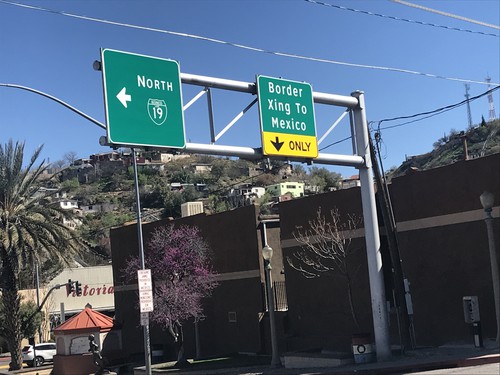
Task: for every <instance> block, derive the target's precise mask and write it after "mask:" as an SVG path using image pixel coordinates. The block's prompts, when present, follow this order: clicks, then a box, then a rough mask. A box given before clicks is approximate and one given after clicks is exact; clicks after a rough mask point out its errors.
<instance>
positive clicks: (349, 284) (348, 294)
mask: <svg viewBox="0 0 500 375" xmlns="http://www.w3.org/2000/svg"><path fill="white" fill-rule="evenodd" d="M346 279H347V297H348V299H349V307H350V308H351V315H352V319H353V321H354V324H355V325H356V327H357V328H359V321H358V316H357V314H356V309H355V308H354V301H353V300H352V286H351V278H350V277H349V275H348V274H346Z"/></svg>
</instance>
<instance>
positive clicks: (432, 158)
mask: <svg viewBox="0 0 500 375" xmlns="http://www.w3.org/2000/svg"><path fill="white" fill-rule="evenodd" d="M465 150H467V157H468V158H469V159H472V158H478V157H481V156H485V155H491V154H495V153H499V152H500V120H499V119H496V120H493V121H490V122H483V123H482V124H481V125H478V126H476V127H472V128H469V129H468V130H466V131H462V132H457V131H454V130H452V131H451V132H450V134H449V135H448V136H445V137H443V138H441V139H439V140H438V141H436V142H435V143H434V149H433V150H432V151H431V152H428V153H426V154H422V155H417V156H413V157H411V158H409V159H408V160H406V161H405V162H403V164H401V165H400V166H399V167H398V168H396V169H394V170H392V171H390V172H389V176H390V178H392V177H398V176H402V175H404V174H406V173H407V172H408V171H409V170H410V169H417V170H426V169H431V168H437V167H441V166H444V165H448V164H452V163H455V162H457V161H459V160H463V159H464V158H465Z"/></svg>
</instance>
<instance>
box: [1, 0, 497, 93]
mask: <svg viewBox="0 0 500 375" xmlns="http://www.w3.org/2000/svg"><path fill="white" fill-rule="evenodd" d="M0 3H3V4H8V5H14V6H18V7H22V8H27V9H31V10H36V11H42V12H48V13H53V14H56V15H60V16H65V17H72V18H77V19H80V20H85V21H92V22H98V23H104V24H108V25H114V26H121V27H127V28H132V29H137V30H143V31H151V32H157V33H162V34H168V35H174V36H179V37H184V38H191V39H197V40H202V41H205V42H211V43H216V44H223V45H227V46H231V47H235V48H240V49H245V50H248V51H253V52H260V53H266V54H270V55H274V56H281V57H289V58H294V59H299V60H307V61H314V62H322V63H327V64H334V65H341V66H349V67H354V68H363V69H373V70H384V71H389V72H396V73H405V74H412V75H418V76H423V77H428V78H438V79H443V80H448V81H456V82H464V83H477V84H481V85H488V84H490V85H494V86H500V83H492V82H489V83H488V82H485V81H476V80H470V79H463V78H455V77H445V76H442V75H437V74H432V73H425V72H419V71H415V70H409V69H401V68H392V67H387V66H377V65H367V64H357V63H349V62H344V61H337V60H331V59H323V58H317V57H310V56H304V55H297V54H293V53H287V52H278V51H271V50H266V49H262V48H258V47H252V46H248V45H244V44H238V43H232V42H228V41H225V40H221V39H215V38H210V37H204V36H200V35H194V34H187V33H181V32H177V31H170V30H163V29H157V28H153V27H146V26H138V25H132V24H128V23H122V22H116V21H109V20H104V19H100V18H94V17H87V16H82V15H78V14H73V13H68V12H64V11H56V10H51V9H47V8H42V7H38V6H33V5H26V4H21V3H14V2H11V1H7V0H0Z"/></svg>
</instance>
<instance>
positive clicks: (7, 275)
mask: <svg viewBox="0 0 500 375" xmlns="http://www.w3.org/2000/svg"><path fill="white" fill-rule="evenodd" d="M12 264H13V263H12V260H11V259H10V258H9V257H8V255H7V254H5V253H4V254H2V266H3V267H2V284H3V285H4V289H3V291H2V303H3V307H4V315H5V321H4V322H2V324H3V326H4V332H5V339H6V341H7V346H8V347H9V351H10V357H11V363H10V368H9V370H19V369H21V368H22V366H23V358H22V356H21V340H22V334H21V321H20V313H19V310H20V306H21V298H20V297H19V293H18V288H17V279H16V276H15V271H14V269H13V267H12Z"/></svg>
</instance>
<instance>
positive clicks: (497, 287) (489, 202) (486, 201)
mask: <svg viewBox="0 0 500 375" xmlns="http://www.w3.org/2000/svg"><path fill="white" fill-rule="evenodd" d="M479 199H480V201H481V205H482V206H483V208H484V213H485V218H484V221H485V223H486V230H487V232H488V247H489V251H490V265H491V278H492V282H493V296H494V298H495V315H496V320H497V337H496V343H497V345H500V280H499V277H498V260H497V254H496V248H495V237H494V233H493V216H492V215H491V211H492V209H493V204H494V200H495V197H494V196H493V194H492V193H490V192H488V191H485V192H484V193H483V194H481V196H480V197H479Z"/></svg>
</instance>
